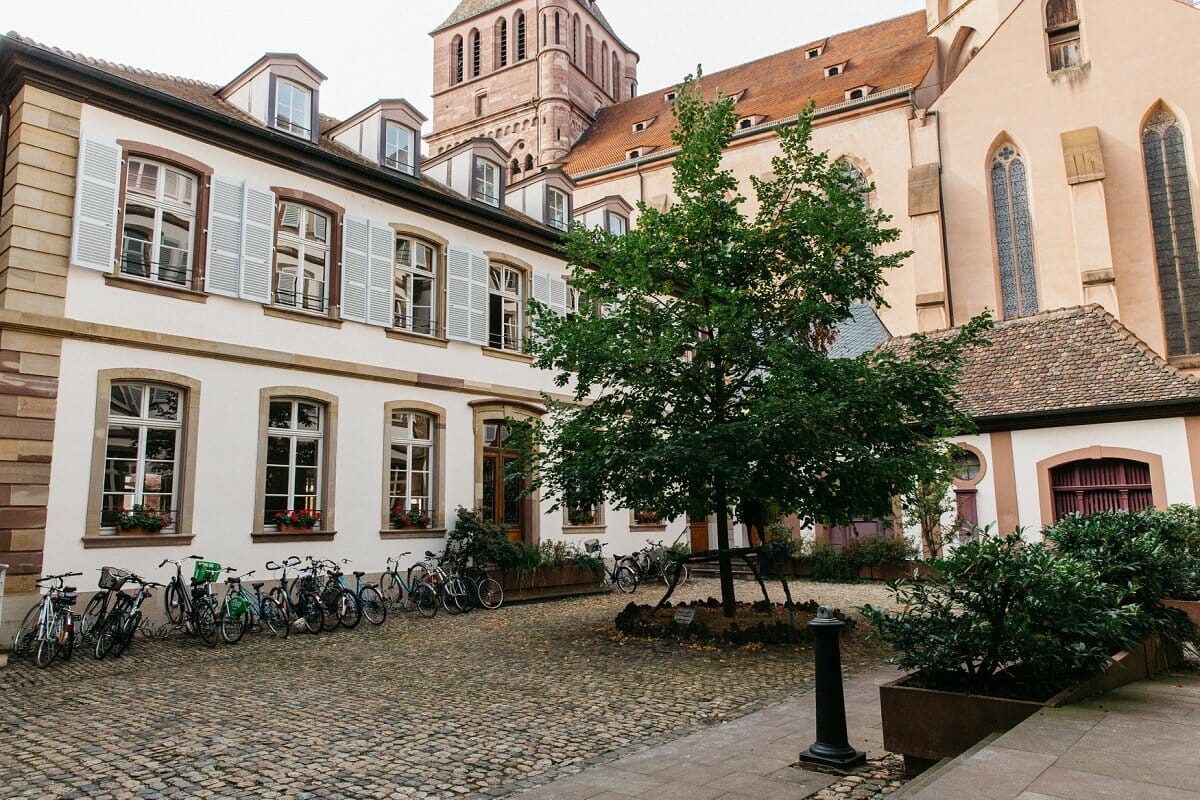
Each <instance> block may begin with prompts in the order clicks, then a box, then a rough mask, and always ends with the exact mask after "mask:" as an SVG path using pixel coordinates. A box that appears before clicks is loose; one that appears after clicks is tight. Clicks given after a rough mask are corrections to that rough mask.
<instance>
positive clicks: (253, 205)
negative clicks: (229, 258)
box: [240, 185, 275, 303]
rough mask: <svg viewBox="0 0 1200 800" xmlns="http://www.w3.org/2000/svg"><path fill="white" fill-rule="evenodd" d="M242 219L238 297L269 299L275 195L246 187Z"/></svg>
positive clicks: (255, 299)
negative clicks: (240, 275) (240, 269)
mask: <svg viewBox="0 0 1200 800" xmlns="http://www.w3.org/2000/svg"><path fill="white" fill-rule="evenodd" d="M243 208H244V210H245V214H244V216H243V218H242V281H241V292H240V294H241V297H242V298H244V299H246V300H253V301H254V302H256V303H269V302H271V255H272V239H273V234H274V229H275V194H274V193H273V192H272V191H270V190H269V189H260V188H258V187H256V186H249V185H247V186H246V195H245V203H244V206H243Z"/></svg>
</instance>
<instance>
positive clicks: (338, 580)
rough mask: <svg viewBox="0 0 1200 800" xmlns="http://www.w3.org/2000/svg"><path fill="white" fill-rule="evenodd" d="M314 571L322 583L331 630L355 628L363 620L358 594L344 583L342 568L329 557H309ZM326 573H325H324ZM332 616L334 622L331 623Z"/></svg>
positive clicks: (326, 620) (326, 613) (323, 599)
mask: <svg viewBox="0 0 1200 800" xmlns="http://www.w3.org/2000/svg"><path fill="white" fill-rule="evenodd" d="M308 560H309V564H310V565H311V567H312V570H313V573H314V574H315V575H317V576H318V581H319V583H320V585H321V602H323V603H324V604H325V624H326V625H329V630H333V629H334V628H337V627H339V626H340V627H343V628H355V627H358V623H359V622H361V621H362V607H361V606H360V605H359V600H358V595H356V594H355V593H354V591H353V590H351V589H349V588H348V587H346V586H345V585H344V581H343V580H342V578H343V577H344V576H343V574H342V570H341V568H340V567H339V566H338V565H337V562H336V561H332V560H330V559H328V558H321V559H317V558H313V557H312V556H309V557H308ZM322 573H324V574H322ZM331 618H332V620H333V623H332V624H330V622H329V621H330V619H331Z"/></svg>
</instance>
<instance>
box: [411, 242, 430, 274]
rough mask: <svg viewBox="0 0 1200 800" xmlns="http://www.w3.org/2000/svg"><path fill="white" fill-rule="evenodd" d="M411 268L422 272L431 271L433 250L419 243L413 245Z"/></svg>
mask: <svg viewBox="0 0 1200 800" xmlns="http://www.w3.org/2000/svg"><path fill="white" fill-rule="evenodd" d="M413 267H415V268H416V269H419V270H421V271H423V272H432V271H433V248H432V247H430V246H429V245H425V244H421V243H420V242H414V243H413Z"/></svg>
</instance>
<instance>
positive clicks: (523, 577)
mask: <svg viewBox="0 0 1200 800" xmlns="http://www.w3.org/2000/svg"><path fill="white" fill-rule="evenodd" d="M498 577H499V580H500V584H501V585H502V586H503V587H504V594H505V597H506V598H508V599H512V600H535V599H538V598H549V597H566V596H568V595H573V594H590V593H593V592H598V591H602V589H601V582H602V580H603V576H602V575H600V574H599V573H596V572H593V571H591V570H589V569H581V568H580V567H575V566H566V567H538V568H537V569H535V570H533V571H532V572H518V571H513V570H510V571H504V572H501V573H500V574H499V576H498Z"/></svg>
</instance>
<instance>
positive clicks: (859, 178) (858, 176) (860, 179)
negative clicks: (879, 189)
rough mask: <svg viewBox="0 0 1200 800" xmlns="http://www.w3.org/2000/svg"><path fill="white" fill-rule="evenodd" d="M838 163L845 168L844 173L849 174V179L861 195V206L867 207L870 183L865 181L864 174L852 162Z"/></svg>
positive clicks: (869, 198) (844, 160)
mask: <svg viewBox="0 0 1200 800" xmlns="http://www.w3.org/2000/svg"><path fill="white" fill-rule="evenodd" d="M838 163H839V164H841V165H842V166H843V167H845V168H846V172H848V173H850V177H851V178H853V179H854V184H855V185H856V186H857V187H858V191H859V193H860V194H861V195H862V202H863V205H865V206H869V205H870V204H871V182H870V181H868V180H867V176H866V174H865V173H864V172H863V171H862V170H861V169H859V167H858V165H857V164H855V163H854V162H853V161H847V160H846V159H842V160H841V161H839V162H838Z"/></svg>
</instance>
